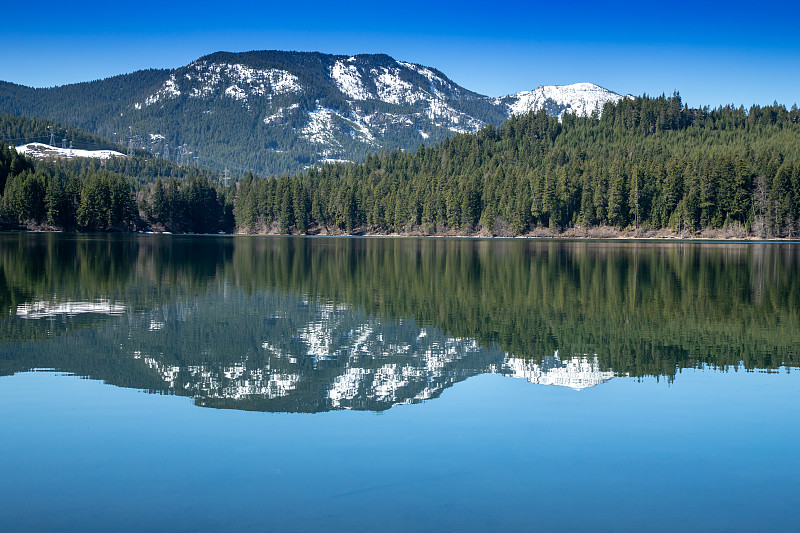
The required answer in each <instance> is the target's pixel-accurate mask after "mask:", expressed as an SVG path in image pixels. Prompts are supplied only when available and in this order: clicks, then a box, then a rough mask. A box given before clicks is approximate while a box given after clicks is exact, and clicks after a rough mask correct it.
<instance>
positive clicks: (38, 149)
mask: <svg viewBox="0 0 800 533" xmlns="http://www.w3.org/2000/svg"><path fill="white" fill-rule="evenodd" d="M16 148H17V153H20V154H24V155H27V156H28V157H36V158H38V159H45V158H56V159H72V158H75V157H91V158H95V159H110V158H112V157H125V154H122V153H120V152H115V151H114V150H80V149H77V148H58V147H55V146H50V145H49V144H43V143H30V144H23V145H22V146H17V147H16Z"/></svg>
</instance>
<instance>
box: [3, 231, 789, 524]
mask: <svg viewBox="0 0 800 533" xmlns="http://www.w3.org/2000/svg"><path fill="white" fill-rule="evenodd" d="M798 366H800V245H796V244H698V243H677V244H676V243H620V242H524V241H480V240H435V239H422V240H415V239H344V238H343V239H324V238H313V239H306V238H288V237H276V238H249V237H239V238H230V237H224V238H223V237H220V238H216V237H181V236H106V235H99V236H74V235H27V234H0V454H2V457H3V460H2V463H0V465H1V466H0V529H2V530H7V531H26V530H27V531H48V530H53V531H63V530H73V529H78V530H83V531H109V530H128V531H134V530H163V531H196V530H198V529H213V530H229V531H243V530H244V531H247V530H253V531H319V530H324V531H437V532H439V531H486V530H507V531H536V530H542V531H553V530H570V531H576V530H577V531H581V530H585V531H659V530H661V531H674V530H693V531H788V530H795V531H796V530H798V524H799V523H800V505H798V504H799V503H800V500H798V496H797V494H798V493H800V455H799V454H798V453H797V445H798V443H799V442H800V416H799V415H798V412H799V411H800V402H799V401H798V400H800V374H799V373H798ZM87 378H88V379H87Z"/></svg>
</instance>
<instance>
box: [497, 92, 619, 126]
mask: <svg viewBox="0 0 800 533" xmlns="http://www.w3.org/2000/svg"><path fill="white" fill-rule="evenodd" d="M622 98H623V96H621V95H619V94H617V93H614V92H611V91H609V90H608V89H604V88H602V87H600V86H599V85H595V84H593V83H573V84H572V85H549V86H541V87H537V88H536V89H534V90H532V91H522V92H519V93H517V94H511V95H508V96H504V97H502V98H497V99H496V100H495V102H496V103H498V104H500V105H502V106H505V108H506V109H507V113H508V116H509V117H510V116H512V115H524V114H525V113H529V112H531V111H534V112H536V111H539V110H540V109H544V110H545V111H546V112H547V114H548V115H550V116H558V117H559V118H560V117H561V116H562V115H563V114H564V113H565V112H570V113H573V114H575V115H578V116H587V115H591V114H592V113H595V112H596V113H598V114H601V113H602V111H603V106H604V105H606V104H607V103H608V102H618V101H619V100H620V99H622Z"/></svg>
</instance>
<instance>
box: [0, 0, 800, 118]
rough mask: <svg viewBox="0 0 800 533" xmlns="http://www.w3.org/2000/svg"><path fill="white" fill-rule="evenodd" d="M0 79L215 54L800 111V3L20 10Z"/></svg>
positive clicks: (0, 53)
mask: <svg viewBox="0 0 800 533" xmlns="http://www.w3.org/2000/svg"><path fill="white" fill-rule="evenodd" d="M2 12H3V20H2V25H3V29H2V31H1V32H0V80H4V81H11V82H15V83H21V84H24V85H32V86H37V87H41V86H52V85H62V84H66V83H73V82H79V81H87V80H92V79H98V78H104V77H108V76H112V75H115V74H122V73H126V72H132V71H135V70H139V69H143V68H150V67H158V68H177V67H180V66H183V65H185V64H188V63H190V62H191V61H193V60H195V59H197V58H198V57H200V56H203V55H205V54H208V53H211V52H215V51H219V50H225V51H246V50H265V49H278V50H300V51H320V52H327V53H337V54H357V53H378V52H382V53H387V54H389V55H391V56H393V57H394V58H396V59H400V60H405V61H411V62H415V63H420V64H423V65H428V66H432V67H436V68H438V69H439V70H441V71H442V72H444V73H445V74H446V75H447V76H449V77H450V78H451V79H453V80H454V81H455V82H457V83H459V84H461V85H463V86H464V87H466V88H468V89H471V90H474V91H477V92H479V93H482V94H487V95H490V96H501V95H505V94H510V93H515V92H518V91H522V90H529V89H533V88H535V87H537V86H539V85H557V84H567V83H574V82H580V81H590V82H594V83H597V84H599V85H602V86H604V87H606V88H608V89H611V90H614V91H617V92H620V93H631V94H634V95H640V94H643V93H647V94H650V95H656V94H661V93H662V92H663V93H667V94H671V93H672V92H673V91H675V90H677V91H680V93H681V96H682V97H683V99H684V102H686V103H688V104H689V105H692V106H702V105H710V106H716V105H720V104H729V103H730V104H735V105H737V106H738V105H745V106H750V105H751V104H753V103H758V104H770V103H772V102H773V101H778V102H779V103H783V104H786V105H787V107H788V106H791V105H792V104H794V103H797V104H799V105H800V26H798V23H797V20H798V14H799V13H800V8H798V6H797V4H796V3H795V2H788V1H779V2H770V1H767V2H761V3H755V2H753V3H749V4H746V5H738V4H736V2H735V1H734V2H724V3H723V2H702V1H698V2H691V3H680V2H678V3H676V2H659V3H650V2H641V3H610V2H608V3H604V2H597V1H595V2H583V1H581V2H571V3H569V2H562V1H557V0H553V1H551V2H496V1H495V2H492V1H490V0H484V1H483V2H470V1H465V2H460V3H452V4H447V5H441V4H437V3H435V2H432V1H419V0H409V1H406V2H391V3H390V2H384V3H381V2H364V1H358V2H350V3H339V2H332V1H326V2H319V1H318V0H305V1H295V2H291V1H283V2H280V3H270V2H265V1H260V2H259V1H255V2H253V1H250V0H238V1H234V2H230V1H229V2H226V1H224V0H220V1H216V2H206V1H204V0H199V1H196V2H192V3H189V2H184V1H180V2H169V1H165V2H141V1H140V2H103V3H93V2H64V1H59V2H47V1H42V2H14V3H13V5H11V6H5V7H4V8H3V10H2Z"/></svg>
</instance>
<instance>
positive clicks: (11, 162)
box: [0, 143, 234, 233]
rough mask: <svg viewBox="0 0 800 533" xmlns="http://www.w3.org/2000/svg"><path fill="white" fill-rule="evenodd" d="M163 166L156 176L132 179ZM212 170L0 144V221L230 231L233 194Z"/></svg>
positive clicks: (30, 225) (70, 227)
mask: <svg viewBox="0 0 800 533" xmlns="http://www.w3.org/2000/svg"><path fill="white" fill-rule="evenodd" d="M130 168H134V169H141V171H142V173H146V171H147V170H148V169H149V170H152V171H153V172H156V171H158V170H159V169H163V170H164V171H165V172H164V178H163V179H162V178H161V177H160V175H161V174H160V172H159V177H157V178H155V180H154V181H152V180H148V181H139V180H137V179H133V178H132V177H131V175H130V174H129V169H130ZM216 178H217V177H216V175H214V174H211V173H209V172H207V171H201V170H197V169H194V168H191V167H180V166H178V165H175V164H174V163H171V162H165V161H159V160H155V159H154V158H148V157H145V156H142V155H137V156H128V157H125V158H117V159H116V160H115V159H112V160H109V161H97V160H88V159H83V160H76V161H60V160H46V161H37V160H34V159H31V158H28V157H25V156H23V155H21V154H18V153H17V152H16V150H14V149H13V148H10V147H9V146H7V145H5V144H3V143H0V190H2V198H0V227H5V228H9V227H10V228H14V227H22V228H50V229H56V230H64V231H125V232H127V231H136V230H149V229H157V230H163V231H176V232H193V233H217V232H218V231H225V232H230V231H231V230H232V229H233V224H234V221H233V198H232V194H230V191H229V189H226V188H224V187H222V186H220V185H219V184H217V183H214V180H215V179H216Z"/></svg>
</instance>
